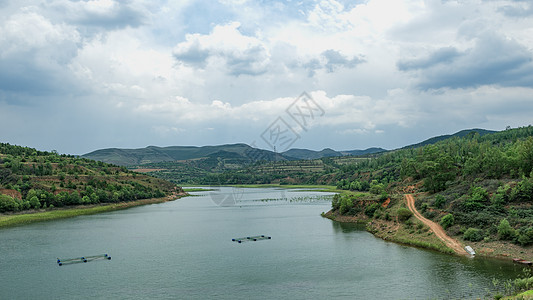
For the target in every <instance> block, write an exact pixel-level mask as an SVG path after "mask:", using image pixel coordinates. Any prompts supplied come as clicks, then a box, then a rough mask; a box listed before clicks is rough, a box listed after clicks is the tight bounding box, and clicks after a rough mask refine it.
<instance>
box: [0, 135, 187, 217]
mask: <svg viewBox="0 0 533 300" xmlns="http://www.w3.org/2000/svg"><path fill="white" fill-rule="evenodd" d="M180 191H181V189H180V188H178V187H176V186H175V185H174V184H172V183H170V182H168V181H165V180H162V179H158V178H154V177H151V176H147V175H143V174H137V173H134V172H132V171H129V170H127V169H126V168H124V167H119V166H115V165H110V164H106V163H103V162H97V161H93V160H89V159H85V158H77V157H74V156H71V155H64V154H63V155H59V154H57V153H55V152H44V151H38V150H36V149H33V148H27V147H21V146H13V145H10V144H6V143H0V213H3V212H12V211H21V210H28V209H41V208H50V207H62V206H70V205H86V204H97V203H114V202H121V201H132V200H138V199H147V198H158V197H163V196H167V195H170V194H172V193H176V192H180Z"/></svg>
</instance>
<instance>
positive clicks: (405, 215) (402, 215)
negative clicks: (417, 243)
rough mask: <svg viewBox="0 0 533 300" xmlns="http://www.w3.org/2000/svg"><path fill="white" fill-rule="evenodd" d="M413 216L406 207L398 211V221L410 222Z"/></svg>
mask: <svg viewBox="0 0 533 300" xmlns="http://www.w3.org/2000/svg"><path fill="white" fill-rule="evenodd" d="M412 215H413V212H411V211H410V210H409V209H407V208H405V207H400V208H399V209H398V220H399V221H400V222H405V221H407V220H409V218H411V216H412Z"/></svg>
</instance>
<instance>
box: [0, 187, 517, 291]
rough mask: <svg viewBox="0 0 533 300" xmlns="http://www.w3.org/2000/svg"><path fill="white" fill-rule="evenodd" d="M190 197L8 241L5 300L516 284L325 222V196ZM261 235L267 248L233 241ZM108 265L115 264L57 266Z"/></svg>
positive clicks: (1, 255)
mask: <svg viewBox="0 0 533 300" xmlns="http://www.w3.org/2000/svg"><path fill="white" fill-rule="evenodd" d="M193 194H196V195H198V196H196V197H186V198H182V199H179V200H176V201H173V202H167V203H162V204H154V205H148V206H141V207H135V208H131V209H127V210H122V211H116V212H110V213H104V214H99V215H92V216H81V217H76V218H72V219H65V220H58V221H51V222H43V223H36V224H31V225H27V226H20V227H14V228H7V229H1V230H0V299H94V298H96V299H326V298H346V299H450V298H460V299H469V298H476V297H483V296H484V295H485V294H486V291H487V290H488V289H493V284H492V279H493V278H495V279H498V280H499V281H500V282H503V281H505V280H507V279H514V278H516V277H517V276H518V275H519V274H520V272H521V268H520V267H518V266H516V265H513V264H512V263H508V262H502V261H498V260H487V259H480V258H475V259H469V258H465V257H455V256H450V255H444V254H440V253H436V252H432V251H427V250H422V249H416V248H412V247H406V246H401V245H397V244H394V243H389V242H385V241H383V240H381V239H377V238H375V237H374V236H372V235H371V234H369V233H367V232H366V231H364V230H363V228H361V227H359V226H356V225H352V224H341V223H337V222H332V221H330V220H328V219H325V218H322V217H321V216H320V213H321V212H325V211H328V210H329V208H330V203H329V202H328V201H327V199H324V198H325V197H324V195H330V194H323V193H318V192H306V191H298V190H280V189H273V188H268V189H267V188H265V189H237V188H231V187H223V188H221V189H220V190H218V191H211V192H197V193H193ZM275 199H281V200H277V201H276V200H275ZM220 204H224V205H226V206H221V205H220ZM262 234H264V235H267V236H271V237H272V239H270V240H262V241H256V242H246V243H241V244H238V243H236V242H232V241H231V239H232V238H237V237H246V236H251V235H262ZM103 253H108V254H109V255H110V256H111V257H112V260H109V261H108V260H102V261H93V262H88V263H80V264H73V265H65V266H58V265H57V263H56V258H57V257H59V258H71V257H79V256H89V255H96V254H103Z"/></svg>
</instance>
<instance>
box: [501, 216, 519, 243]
mask: <svg viewBox="0 0 533 300" xmlns="http://www.w3.org/2000/svg"><path fill="white" fill-rule="evenodd" d="M498 236H499V237H500V239H501V240H512V239H514V237H515V236H516V232H515V230H514V229H513V228H512V227H511V225H509V221H507V219H503V220H501V221H500V225H498Z"/></svg>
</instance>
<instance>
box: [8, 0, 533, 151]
mask: <svg viewBox="0 0 533 300" xmlns="http://www.w3.org/2000/svg"><path fill="white" fill-rule="evenodd" d="M532 96H533V4H532V3H531V1H525V0H524V1H520V0H501V1H500V0H478V1H476V0H472V1H469V0H458V1H447V0H441V1H437V0H427V1H421V0H366V1H363V0H356V1H344V0H324V1H296V0H292V1H291V0H286V1H265V0H256V1H251V0H218V1H216V0H212V1H205V0H203V1H200V0H180V1H153V0H150V1H148V0H138V1H136V0H135V1H133V0H131V1H113V0H91V1H83V0H76V1H69V0H41V1H39V0H13V1H11V0H0V142H7V143H10V144H17V145H22V146H29V147H33V148H37V149H39V150H48V151H50V150H56V151H58V152H59V153H68V154H84V153H88V152H91V151H94V150H97V149H102V148H111V147H116V148H142V147H146V146H149V145H154V146H204V145H220V144H232V143H246V144H249V145H253V146H256V147H258V148H262V149H268V150H275V151H277V152H282V151H285V150H287V149H289V148H307V149H313V150H321V149H323V148H326V147H328V148H332V149H335V150H353V149H366V148H369V147H382V148H386V149H394V148H398V147H402V146H405V145H408V144H412V143H417V142H420V141H422V140H424V139H427V138H429V137H432V136H437V135H442V134H451V133H454V132H457V131H460V130H462V129H469V128H484V129H491V130H503V129H505V128H506V127H507V126H511V127H520V126H527V125H529V124H531V123H533V122H532V119H533V118H532V116H533V98H532Z"/></svg>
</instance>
